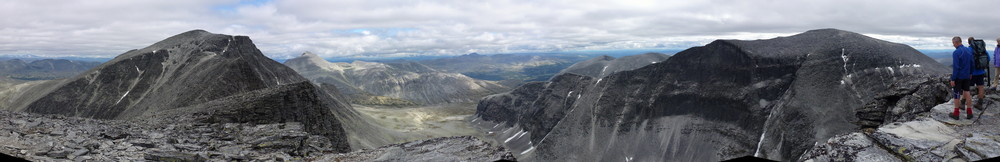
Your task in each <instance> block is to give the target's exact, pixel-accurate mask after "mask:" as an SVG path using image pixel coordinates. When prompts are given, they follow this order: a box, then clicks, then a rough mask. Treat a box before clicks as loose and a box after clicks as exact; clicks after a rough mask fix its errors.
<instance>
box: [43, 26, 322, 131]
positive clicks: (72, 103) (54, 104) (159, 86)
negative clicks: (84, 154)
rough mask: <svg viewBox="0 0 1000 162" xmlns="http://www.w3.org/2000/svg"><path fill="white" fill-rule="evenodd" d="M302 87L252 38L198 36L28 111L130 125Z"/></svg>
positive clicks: (107, 66) (104, 69) (93, 74)
mask: <svg viewBox="0 0 1000 162" xmlns="http://www.w3.org/2000/svg"><path fill="white" fill-rule="evenodd" d="M301 81H305V79H304V78H302V77H301V76H298V75H297V74H296V73H295V72H294V71H293V70H291V69H289V68H288V67H285V66H283V65H281V64H280V63H278V62H275V61H273V60H271V59H269V58H267V57H265V56H264V55H262V54H261V53H260V51H259V50H257V48H256V47H255V46H254V44H253V43H252V42H251V41H250V38H249V37H246V36H229V35H221V34H212V33H208V32H205V31H202V30H194V31H189V32H185V33H181V34H178V35H176V36H173V37H170V38H168V39H166V40H163V41H160V42H157V43H156V44H153V45H151V46H149V47H146V48H143V49H140V50H132V51H129V52H126V53H124V54H122V55H120V56H118V57H116V58H115V59H113V60H111V61H109V62H107V63H104V64H102V65H101V66H98V67H97V68H95V69H92V70H90V71H88V72H85V73H83V74H82V75H79V76H76V77H74V78H71V79H69V80H67V81H65V82H64V83H62V84H61V85H60V86H59V87H60V88H58V89H55V90H53V91H52V92H50V93H48V94H47V95H46V96H45V97H41V98H40V99H38V100H37V101H35V102H33V103H32V104H30V105H28V106H27V108H26V109H25V111H27V112H32V113H44V114H63V115H68V116H81V117H91V118H99V119H125V118H129V117H136V116H139V115H141V114H143V113H145V112H155V111H161V110H166V109H171V108H176V107H184V106H190V105H194V104H198V103H203V102H206V101H211V100H215V99H218V98H222V97H226V96H229V95H233V94H237V93H242V92H248V91H252V90H257V89H263V88H268V87H275V86H278V85H281V84H289V83H295V82H301ZM66 110H72V111H66Z"/></svg>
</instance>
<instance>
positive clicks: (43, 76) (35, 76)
mask: <svg viewBox="0 0 1000 162" xmlns="http://www.w3.org/2000/svg"><path fill="white" fill-rule="evenodd" d="M100 64H101V63H100V62H87V61H73V60H65V59H41V60H34V61H31V62H25V61H23V60H20V59H11V60H4V61H0V77H7V78H11V79H17V80H50V79H58V78H66V77H71V76H75V75H77V74H80V73H81V72H84V71H87V70H90V69H91V68H94V67H96V66H97V65H100Z"/></svg>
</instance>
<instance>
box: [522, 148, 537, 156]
mask: <svg viewBox="0 0 1000 162" xmlns="http://www.w3.org/2000/svg"><path fill="white" fill-rule="evenodd" d="M531 150H535V146H531V147H529V148H528V149H527V150H524V151H521V155H524V154H527V153H528V152H531Z"/></svg>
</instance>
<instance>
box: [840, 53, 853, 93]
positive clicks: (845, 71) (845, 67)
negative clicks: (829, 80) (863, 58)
mask: <svg viewBox="0 0 1000 162" xmlns="http://www.w3.org/2000/svg"><path fill="white" fill-rule="evenodd" d="M840 58H841V59H843V60H844V74H847V73H848V72H847V61H848V60H850V58H847V52H845V49H844V48H840ZM850 77H851V75H850V74H847V76H845V77H843V78H840V85H844V84H846V83H847V82H846V81H844V80H846V79H848V78H850Z"/></svg>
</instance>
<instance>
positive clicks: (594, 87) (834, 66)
mask: <svg viewBox="0 0 1000 162" xmlns="http://www.w3.org/2000/svg"><path fill="white" fill-rule="evenodd" d="M942 69H944V67H943V65H941V64H939V63H937V62H935V61H934V60H932V59H931V58H929V57H927V56H925V55H923V54H921V53H920V52H918V51H916V50H915V49H913V48H911V47H909V46H906V45H903V44H898V43H892V42H887V41H883V40H878V39H874V38H871V37H868V36H864V35H861V34H858V33H854V32H849V31H843V30H836V29H821V30H812V31H808V32H805V33H801V34H797V35H793V36H789V37H779V38H773V39H767V40H754V41H742V40H716V41H714V42H712V43H709V44H707V45H705V46H702V47H694V48H690V49H687V50H684V51H681V52H680V53H677V54H676V55H673V56H672V57H670V58H668V59H667V60H665V61H663V62H658V63H655V64H651V65H648V66H645V67H642V68H638V69H635V70H629V71H621V72H617V73H614V74H610V75H607V76H606V77H603V78H595V77H590V76H583V75H577V74H573V73H567V74H562V75H559V76H556V77H553V78H552V79H551V80H550V81H548V82H537V83H528V84H525V85H524V86H521V87H519V88H516V89H515V90H514V91H513V92H510V93H505V94H498V95H493V96H489V97H486V98H484V99H483V100H482V101H481V102H480V104H479V106H478V108H477V113H476V114H477V115H476V116H477V117H478V119H480V120H477V121H476V124H478V125H481V126H484V127H485V128H487V129H490V130H489V131H492V132H502V133H500V134H498V135H497V138H498V139H499V140H501V141H505V142H504V143H505V145H507V146H508V148H511V149H512V150H514V151H513V152H519V153H520V154H518V156H519V157H518V158H519V159H529V160H540V161H550V160H556V159H558V160H567V161H574V160H583V159H590V160H598V159H599V161H613V160H620V159H631V160H637V161H718V160H722V159H729V158H735V157H742V156H758V157H766V158H769V159H777V160H795V159H798V157H799V156H800V155H801V154H802V153H803V152H804V151H805V150H807V149H809V148H811V147H812V145H813V144H814V143H815V142H825V141H826V140H827V139H828V138H830V137H833V136H834V135H837V134H841V133H846V132H849V131H853V130H857V129H859V128H860V127H862V126H866V125H867V124H863V123H865V121H869V119H874V118H869V117H865V115H864V114H865V113H864V112H862V111H863V109H862V108H863V107H864V105H865V104H866V103H869V102H873V101H876V97H877V95H876V94H877V93H880V92H884V91H889V90H891V89H892V88H893V87H896V86H897V85H907V84H914V85H918V84H922V82H929V83H935V81H933V80H928V79H927V78H930V77H931V76H940V75H943V74H946V71H943V70H942ZM920 87H923V86H920ZM920 87H917V88H915V89H920ZM911 92H912V91H911ZM925 100H927V101H928V102H938V101H942V102H943V101H944V98H927V99H925ZM892 104H896V103H892ZM880 117H881V116H880ZM875 118H878V117H875ZM879 120H881V119H879ZM871 122H876V124H879V123H877V122H879V121H874V120H871ZM651 152H652V153H653V154H650V153H651Z"/></svg>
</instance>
